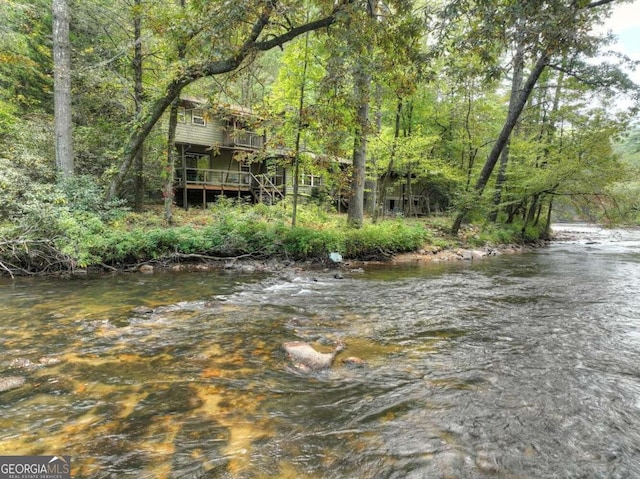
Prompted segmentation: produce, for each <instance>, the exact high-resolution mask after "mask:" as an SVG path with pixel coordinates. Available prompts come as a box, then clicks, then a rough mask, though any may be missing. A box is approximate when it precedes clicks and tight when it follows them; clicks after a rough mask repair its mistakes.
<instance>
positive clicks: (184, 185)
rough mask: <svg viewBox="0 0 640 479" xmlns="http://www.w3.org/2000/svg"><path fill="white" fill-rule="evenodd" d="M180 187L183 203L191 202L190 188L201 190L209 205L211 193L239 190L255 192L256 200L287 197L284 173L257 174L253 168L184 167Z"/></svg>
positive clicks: (177, 185) (178, 176) (179, 172)
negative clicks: (251, 170) (248, 169)
mask: <svg viewBox="0 0 640 479" xmlns="http://www.w3.org/2000/svg"><path fill="white" fill-rule="evenodd" d="M175 188H176V190H182V195H183V196H182V197H183V206H184V205H187V203H188V201H187V200H188V195H189V192H190V191H191V192H193V191H201V192H202V204H203V206H205V207H206V204H207V199H208V197H210V196H212V195H224V194H225V192H237V193H238V195H239V196H241V195H242V193H245V194H246V195H251V196H252V197H253V199H254V201H256V202H260V203H275V202H276V201H279V200H281V199H283V198H284V191H285V188H284V177H283V176H282V175H265V174H254V173H252V172H250V171H230V170H211V169H203V168H181V169H179V170H177V171H176V182H175Z"/></svg>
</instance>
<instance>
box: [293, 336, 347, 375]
mask: <svg viewBox="0 0 640 479" xmlns="http://www.w3.org/2000/svg"><path fill="white" fill-rule="evenodd" d="M282 347H283V348H284V350H285V351H286V353H287V357H288V358H289V359H290V360H291V362H292V363H293V365H294V366H295V367H296V368H298V369H300V370H302V371H321V370H323V369H329V368H330V367H331V365H332V364H333V360H334V359H335V358H336V355H337V354H338V353H339V352H340V351H342V350H343V349H344V344H343V343H338V345H337V346H336V349H335V350H334V351H332V352H330V353H321V352H318V351H316V350H315V349H314V348H313V346H311V345H310V344H309V343H305V342H302V341H291V342H286V343H283V345H282Z"/></svg>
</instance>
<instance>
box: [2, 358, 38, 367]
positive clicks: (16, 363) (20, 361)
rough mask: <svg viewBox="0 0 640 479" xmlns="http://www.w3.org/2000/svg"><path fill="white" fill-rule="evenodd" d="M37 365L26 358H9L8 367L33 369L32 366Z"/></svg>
mask: <svg viewBox="0 0 640 479" xmlns="http://www.w3.org/2000/svg"><path fill="white" fill-rule="evenodd" d="M37 366H38V365H37V364H36V363H34V362H33V361H31V360H30V359H26V358H15V359H13V360H11V362H10V363H9V367H10V368H16V369H33V368H36V367H37Z"/></svg>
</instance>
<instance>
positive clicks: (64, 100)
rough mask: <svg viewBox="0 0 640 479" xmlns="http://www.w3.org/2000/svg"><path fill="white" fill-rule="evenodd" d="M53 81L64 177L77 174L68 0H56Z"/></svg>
mask: <svg viewBox="0 0 640 479" xmlns="http://www.w3.org/2000/svg"><path fill="white" fill-rule="evenodd" d="M53 83H54V93H53V97H54V117H55V150H56V169H57V170H58V174H59V175H61V176H62V177H71V176H73V174H74V165H73V138H72V135H73V123H72V117H71V44H70V43H69V8H68V5H67V0H53Z"/></svg>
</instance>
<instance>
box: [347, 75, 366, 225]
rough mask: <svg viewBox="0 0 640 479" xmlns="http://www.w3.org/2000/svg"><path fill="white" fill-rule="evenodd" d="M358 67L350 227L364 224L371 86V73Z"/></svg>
mask: <svg viewBox="0 0 640 479" xmlns="http://www.w3.org/2000/svg"><path fill="white" fill-rule="evenodd" d="M359 68H360V71H359V72H358V73H357V79H356V97H357V98H358V101H359V105H358V109H357V127H356V134H355V138H354V142H353V143H354V144H353V176H352V177H351V196H350V198H349V208H348V209H347V224H348V225H349V226H351V227H352V228H361V227H362V225H363V224H364V182H365V178H366V161H367V141H368V138H367V135H368V129H369V90H370V87H371V75H370V74H369V73H368V72H365V71H363V69H364V68H365V67H364V65H362V64H360V65H359Z"/></svg>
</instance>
